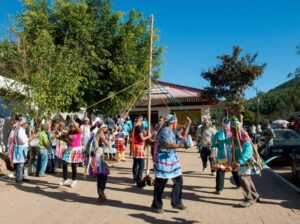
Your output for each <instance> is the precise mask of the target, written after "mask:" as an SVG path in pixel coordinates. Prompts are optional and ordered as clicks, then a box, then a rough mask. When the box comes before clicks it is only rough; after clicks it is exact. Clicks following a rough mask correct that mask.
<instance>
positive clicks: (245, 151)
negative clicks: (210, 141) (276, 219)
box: [220, 121, 263, 207]
mask: <svg viewBox="0 0 300 224" xmlns="http://www.w3.org/2000/svg"><path fill="white" fill-rule="evenodd" d="M230 129H231V132H232V137H230V138H227V139H226V140H223V141H220V142H221V143H231V147H232V163H233V166H234V167H236V168H237V171H238V175H239V182H240V185H241V187H242V189H243V192H244V200H243V201H242V202H241V203H240V204H239V205H240V206H241V207H249V206H251V205H253V204H254V203H255V202H259V201H260V195H259V194H258V192H257V191H256V188H255V185H254V183H253V181H252V179H251V174H259V173H260V171H261V169H262V166H263V165H262V164H261V159H260V157H259V155H258V153H257V152H256V150H255V149H254V147H253V144H252V142H251V138H250V137H249V135H248V134H247V132H246V131H245V130H244V129H243V127H242V124H241V123H240V122H239V121H233V122H231V128H230Z"/></svg>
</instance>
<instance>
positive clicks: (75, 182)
mask: <svg viewBox="0 0 300 224" xmlns="http://www.w3.org/2000/svg"><path fill="white" fill-rule="evenodd" d="M76 184H77V180H73V181H72V184H71V185H70V187H72V188H73V187H75V186H76Z"/></svg>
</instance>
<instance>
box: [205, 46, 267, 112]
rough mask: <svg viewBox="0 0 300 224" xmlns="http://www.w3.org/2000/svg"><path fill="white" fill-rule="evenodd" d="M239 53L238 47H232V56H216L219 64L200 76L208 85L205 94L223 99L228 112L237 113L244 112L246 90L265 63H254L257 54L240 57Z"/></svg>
mask: <svg viewBox="0 0 300 224" xmlns="http://www.w3.org/2000/svg"><path fill="white" fill-rule="evenodd" d="M241 51H242V49H241V48H240V47H239V46H234V47H233V53H232V55H228V54H224V55H222V56H218V57H217V59H219V60H220V63H219V64H217V65H216V67H214V68H212V69H209V70H208V71H205V72H202V74H201V76H202V77H203V78H204V79H206V80H207V81H208V82H209V83H210V86H209V87H206V88H205V91H206V94H209V95H210V96H213V97H217V98H219V99H225V100H226V102H227V106H228V107H229V108H230V110H231V111H232V112H238V113H240V112H242V111H243V110H244V94H245V90H246V88H247V87H249V86H253V82H254V80H256V79H258V78H259V77H260V76H261V75H262V73H263V71H264V69H265V67H266V64H265V63H263V64H257V63H256V59H257V56H258V54H257V53H256V54H254V55H250V54H248V53H247V54H245V56H242V57H240V53H241Z"/></svg>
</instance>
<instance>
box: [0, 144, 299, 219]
mask: <svg viewBox="0 0 300 224" xmlns="http://www.w3.org/2000/svg"><path fill="white" fill-rule="evenodd" d="M179 157H180V158H181V163H182V167H183V176H184V177H183V178H184V190H183V203H184V204H185V205H186V206H187V209H186V210H185V211H178V210H174V209H173V208H172V207H171V205H170V191H171V188H172V181H171V180H170V181H169V182H168V186H167V188H166V190H165V194H164V209H165V212H164V213H163V214H155V213H152V212H151V210H150V205H151V203H152V199H153V196H152V195H153V187H151V186H146V187H145V188H144V189H138V188H136V187H135V186H134V185H133V184H132V175H131V167H132V161H131V160H130V159H128V161H127V162H125V163H114V164H112V165H111V174H110V176H109V178H108V183H107V188H106V195H107V197H108V200H107V201H106V202H104V203H101V202H99V200H98V198H97V189H96V179H95V178H91V177H89V178H87V179H83V175H82V168H79V178H78V179H79V181H78V185H77V186H76V188H70V187H67V186H63V187H61V186H59V181H60V179H61V170H60V169H58V170H57V171H58V173H57V174H56V175H54V176H50V175H49V176H47V177H40V178H37V177H29V179H30V182H27V183H24V184H23V185H17V184H15V182H14V179H10V178H5V179H2V180H0V202H1V203H0V211H1V212H0V224H10V223H14V224H16V223H22V224H29V223H30V224H34V223H45V224H48V223H49V224H50V223H51V224H55V223H66V224H67V223H68V224H69V223H74V224H75V223H80V224H82V223H114V224H117V223H126V224H127V223H136V224H139V223H165V224H168V223H222V224H223V223H252V224H253V223H255V224H258V223H270V224H271V223H272V224H275V223H280V224H282V223H297V224H298V223H300V195H299V193H297V192H296V191H295V190H294V189H292V188H290V187H289V186H288V185H287V184H285V183H284V182H282V181H281V180H280V179H279V178H278V177H276V176H275V175H274V174H272V173H271V172H270V171H268V170H265V171H264V173H263V175H262V177H254V181H255V184H256V186H257V189H258V191H259V193H261V196H262V197H263V200H262V202H261V203H256V204H255V205H253V206H251V207H249V208H239V207H237V206H236V205H237V204H238V203H239V202H240V200H241V199H242V198H243V195H242V191H241V189H236V188H235V187H234V185H232V184H231V182H230V180H229V178H230V176H231V174H230V173H227V175H226V180H225V190H224V191H223V192H222V194H221V195H216V194H214V193H213V192H214V191H215V189H214V188H215V177H214V176H211V175H210V172H209V171H206V172H204V173H203V172H201V171H202V165H201V160H200V158H199V154H198V153H197V152H196V150H192V149H189V150H183V149H182V150H179Z"/></svg>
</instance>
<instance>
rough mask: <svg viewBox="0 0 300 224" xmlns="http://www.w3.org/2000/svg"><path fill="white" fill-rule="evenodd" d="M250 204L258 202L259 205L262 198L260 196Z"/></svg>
mask: <svg viewBox="0 0 300 224" xmlns="http://www.w3.org/2000/svg"><path fill="white" fill-rule="evenodd" d="M250 202H251V203H255V202H258V203H259V202H261V198H260V196H258V197H257V198H255V199H253V200H251V201H250Z"/></svg>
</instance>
